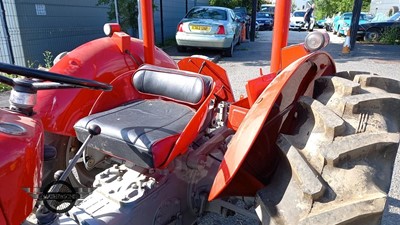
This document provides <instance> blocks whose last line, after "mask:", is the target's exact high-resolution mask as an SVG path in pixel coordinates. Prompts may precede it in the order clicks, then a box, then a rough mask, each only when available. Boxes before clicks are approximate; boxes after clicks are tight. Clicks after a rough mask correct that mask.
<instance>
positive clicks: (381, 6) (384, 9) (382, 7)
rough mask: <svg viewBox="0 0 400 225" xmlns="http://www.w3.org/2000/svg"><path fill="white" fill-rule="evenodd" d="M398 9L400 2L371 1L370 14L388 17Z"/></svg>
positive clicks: (396, 0) (386, 0)
mask: <svg viewBox="0 0 400 225" xmlns="http://www.w3.org/2000/svg"><path fill="white" fill-rule="evenodd" d="M399 8H400V0H371V5H370V10H369V12H370V13H371V14H374V15H377V14H383V15H385V16H390V14H393V13H395V12H396V11H398V10H399Z"/></svg>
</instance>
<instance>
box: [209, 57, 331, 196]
mask: <svg viewBox="0 0 400 225" xmlns="http://www.w3.org/2000/svg"><path fill="white" fill-rule="evenodd" d="M335 72H336V68H335V64H334V61H333V59H332V57H331V56H330V55H329V54H328V53H326V52H323V51H320V52H314V53H311V54H309V55H306V56H304V57H302V58H300V59H298V60H297V61H295V62H293V63H292V64H290V65H289V66H288V67H286V68H285V69H284V70H283V71H282V72H281V73H280V74H279V75H278V76H277V77H276V78H275V79H274V80H273V81H272V82H271V83H270V84H269V85H268V86H267V87H266V88H265V89H264V91H263V92H262V93H261V95H260V96H259V97H258V99H257V100H256V101H255V103H254V104H253V105H252V107H251V108H250V110H249V111H248V113H247V115H246V116H245V118H244V119H243V122H242V123H241V124H240V126H239V128H238V130H237V132H236V134H235V135H234V136H233V138H232V140H231V142H230V144H229V146H228V149H227V151H226V153H225V156H224V160H223V161H222V162H221V165H220V168H219V170H218V173H217V175H216V177H215V179H214V183H213V186H212V188H211V191H210V194H209V200H213V199H215V198H219V197H223V196H228V195H229V196H254V195H255V194H256V191H257V190H259V189H260V188H262V187H264V186H265V185H266V183H267V181H268V178H269V176H270V175H271V174H272V173H273V172H274V170H275V167H276V165H277V160H278V159H277V154H278V150H276V148H275V142H276V140H277V137H278V134H279V133H280V132H281V131H282V130H287V129H290V128H291V119H288V118H291V116H290V115H291V114H294V112H295V109H294V107H293V105H294V103H296V102H297V100H298V99H299V98H300V96H304V95H306V96H311V95H312V94H313V89H312V87H313V83H314V80H315V79H317V78H319V77H320V76H325V75H330V74H334V73H335ZM243 184H246V185H243Z"/></svg>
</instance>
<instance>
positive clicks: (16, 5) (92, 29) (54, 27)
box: [0, 0, 108, 66]
mask: <svg viewBox="0 0 400 225" xmlns="http://www.w3.org/2000/svg"><path fill="white" fill-rule="evenodd" d="M1 1H2V9H3V10H2V12H1V13H2V18H3V19H2V20H0V23H1V24H0V29H1V30H2V32H1V33H0V35H1V37H0V39H1V42H0V46H1V49H2V50H1V53H2V56H1V58H0V60H1V61H3V62H9V63H15V64H17V65H22V66H29V64H32V63H34V64H35V66H37V65H38V64H42V65H43V58H44V56H43V53H44V52H45V51H50V52H52V54H53V55H57V54H58V53H60V52H63V51H68V50H71V49H73V48H75V47H77V46H79V45H81V44H82V43H85V42H87V41H89V40H92V39H95V38H98V37H102V36H104V34H103V25H104V23H106V22H107V20H108V19H107V10H108V7H105V6H97V5H96V4H97V0H85V1H80V0H69V1H59V0H42V1H36V0H1ZM6 49H7V50H6ZM3 52H5V53H7V52H8V53H9V54H7V55H6V54H4V55H3ZM28 61H29V62H30V63H28Z"/></svg>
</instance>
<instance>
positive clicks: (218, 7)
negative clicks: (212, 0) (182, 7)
mask: <svg viewBox="0 0 400 225" xmlns="http://www.w3.org/2000/svg"><path fill="white" fill-rule="evenodd" d="M201 8H207V9H209V8H212V9H222V10H231V9H230V8H226V7H221V6H195V7H193V8H192V9H201Z"/></svg>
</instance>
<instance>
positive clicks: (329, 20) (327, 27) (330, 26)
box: [324, 17, 333, 32]
mask: <svg viewBox="0 0 400 225" xmlns="http://www.w3.org/2000/svg"><path fill="white" fill-rule="evenodd" d="M324 27H325V30H326V31H328V32H331V31H333V18H330V17H328V18H326V19H325V22H324Z"/></svg>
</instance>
